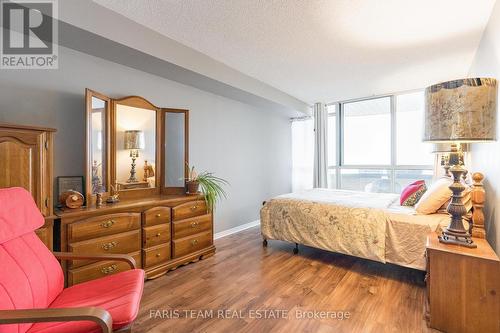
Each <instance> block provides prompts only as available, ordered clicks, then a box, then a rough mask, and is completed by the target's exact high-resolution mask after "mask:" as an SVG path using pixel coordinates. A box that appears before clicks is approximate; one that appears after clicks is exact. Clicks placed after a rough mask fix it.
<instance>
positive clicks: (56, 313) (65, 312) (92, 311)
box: [0, 307, 113, 333]
mask: <svg viewBox="0 0 500 333" xmlns="http://www.w3.org/2000/svg"><path fill="white" fill-rule="evenodd" d="M70 321H93V322H94V323H96V324H97V325H99V326H100V327H101V329H102V332H103V333H112V332H113V320H112V318H111V315H110V314H109V312H108V311H106V310H104V309H102V308H95V307H83V308H65V309H21V310H0V325H1V324H22V323H43V322H70Z"/></svg>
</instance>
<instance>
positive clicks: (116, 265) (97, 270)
mask: <svg viewBox="0 0 500 333" xmlns="http://www.w3.org/2000/svg"><path fill="white" fill-rule="evenodd" d="M129 255H131V256H132V257H133V258H134V259H135V262H136V267H137V268H140V267H142V264H141V253H140V252H135V253H131V254H129ZM129 269H131V268H130V265H129V264H128V263H126V262H123V261H98V262H96V263H94V264H90V265H86V266H83V267H79V268H75V269H70V270H68V285H70V286H71V285H74V284H77V283H82V282H85V281H90V280H95V279H98V278H101V277H104V276H107V275H111V274H116V273H118V272H123V271H127V270H129Z"/></svg>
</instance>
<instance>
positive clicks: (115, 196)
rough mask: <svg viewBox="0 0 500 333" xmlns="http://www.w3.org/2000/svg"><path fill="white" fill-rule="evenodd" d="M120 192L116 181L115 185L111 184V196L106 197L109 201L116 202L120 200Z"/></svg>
mask: <svg viewBox="0 0 500 333" xmlns="http://www.w3.org/2000/svg"><path fill="white" fill-rule="evenodd" d="M119 196H120V194H119V193H118V183H115V186H113V185H111V193H110V195H109V197H108V198H107V199H106V202H107V203H115V202H118V201H120V199H119V198H118V197H119Z"/></svg>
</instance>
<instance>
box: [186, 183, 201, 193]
mask: <svg viewBox="0 0 500 333" xmlns="http://www.w3.org/2000/svg"><path fill="white" fill-rule="evenodd" d="M186 186H187V193H188V194H197V193H198V188H199V187H200V183H199V182H198V181H196V180H194V181H192V180H191V181H187V182H186Z"/></svg>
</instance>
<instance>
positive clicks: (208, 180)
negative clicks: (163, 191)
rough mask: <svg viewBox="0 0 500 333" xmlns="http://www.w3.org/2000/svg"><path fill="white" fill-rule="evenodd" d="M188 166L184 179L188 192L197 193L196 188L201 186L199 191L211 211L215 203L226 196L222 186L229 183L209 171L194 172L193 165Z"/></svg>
mask: <svg viewBox="0 0 500 333" xmlns="http://www.w3.org/2000/svg"><path fill="white" fill-rule="evenodd" d="M186 167H187V168H188V178H187V179H186V187H187V193H188V194H198V190H199V188H200V187H201V192H202V193H203V195H204V196H205V202H206V203H207V208H208V210H209V211H212V210H213V209H214V207H215V204H216V202H217V201H218V200H220V199H221V198H222V197H224V198H227V196H226V191H224V188H223V186H224V185H229V183H228V182H227V181H226V180H225V179H222V178H219V177H216V176H214V175H213V173H211V172H207V171H204V172H202V173H198V172H196V170H195V169H194V166H192V167H189V165H186Z"/></svg>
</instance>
